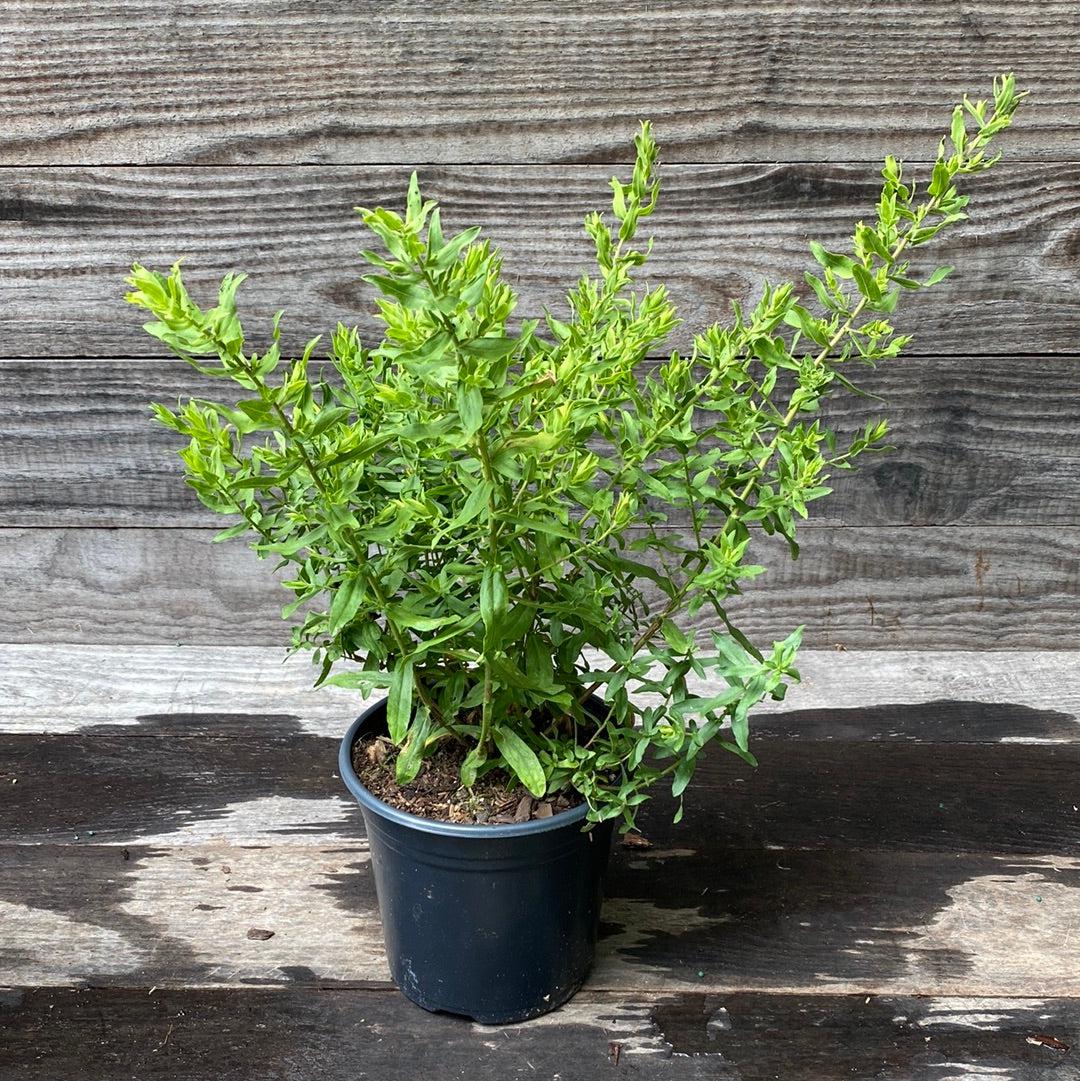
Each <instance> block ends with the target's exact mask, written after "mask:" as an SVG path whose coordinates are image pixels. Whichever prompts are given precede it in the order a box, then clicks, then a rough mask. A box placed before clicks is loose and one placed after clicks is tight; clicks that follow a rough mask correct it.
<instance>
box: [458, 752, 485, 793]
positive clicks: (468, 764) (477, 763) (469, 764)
mask: <svg viewBox="0 0 1080 1081" xmlns="http://www.w3.org/2000/svg"><path fill="white" fill-rule="evenodd" d="M486 761H487V754H486V753H485V751H484V749H483V748H482V747H480V746H479V745H477V746H476V747H473V749H472V750H471V751H469V753H468V754H467V755H466V756H465V758H464V759H463V760H462V763H461V783H462V784H463V785H464V786H465V787H466V788H472V786H473V785H474V784H476V777H477V774H478V773H479V771H480V767H481V766H483V765H484V763H485V762H486Z"/></svg>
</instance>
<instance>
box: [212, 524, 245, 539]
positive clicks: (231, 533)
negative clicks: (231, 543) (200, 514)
mask: <svg viewBox="0 0 1080 1081" xmlns="http://www.w3.org/2000/svg"><path fill="white" fill-rule="evenodd" d="M250 529H251V526H250V525H248V523H247V522H240V523H238V524H237V525H232V526H229V528H228V529H223V530H222V531H221V532H220V533H215V534H214V536H213V541H212V543H214V544H220V543H221V541H227V540H232V538H233V537H242V536H243V535H244V534H245V533H247V532H248V530H250Z"/></svg>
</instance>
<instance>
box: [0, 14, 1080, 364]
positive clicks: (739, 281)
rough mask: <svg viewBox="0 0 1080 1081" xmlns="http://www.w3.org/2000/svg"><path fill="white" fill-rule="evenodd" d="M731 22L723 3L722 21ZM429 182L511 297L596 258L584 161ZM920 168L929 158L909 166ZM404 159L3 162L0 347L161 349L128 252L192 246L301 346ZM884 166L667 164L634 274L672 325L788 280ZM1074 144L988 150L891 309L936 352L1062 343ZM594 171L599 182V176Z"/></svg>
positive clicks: (207, 267)
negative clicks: (134, 293)
mask: <svg viewBox="0 0 1080 1081" xmlns="http://www.w3.org/2000/svg"><path fill="white" fill-rule="evenodd" d="M725 22H726V20H725ZM421 171H422V174H423V175H422V178H421V179H422V183H423V185H424V188H425V191H426V193H427V194H429V195H432V196H435V197H438V198H439V199H441V200H442V201H443V204H444V213H445V219H444V224H445V225H446V226H447V227H448V228H454V229H457V228H462V227H466V226H470V225H473V224H480V225H483V226H484V227H485V228H486V230H487V233H488V235H489V236H490V237H491V238H492V239H493V241H494V242H495V243H496V244H498V245H500V246H501V247H502V248H503V251H504V256H505V269H506V274H507V278H508V280H509V282H510V283H511V284H512V285H513V286H514V287H515V288H516V289H517V290H518V291H519V293H520V297H521V304H520V307H519V309H518V314H519V315H520V316H522V317H526V316H540V315H542V314H543V312H542V308H543V306H545V305H547V306H549V307H550V308H551V309H552V310H553V311H554V312H556V313H560V312H564V311H565V294H566V292H567V290H568V289H569V288H570V287H571V286H572V285H573V284H574V283H575V280H576V279H577V277H578V276H579V275H580V274H581V273H582V272H583V271H585V270H587V269H589V267H590V251H591V246H590V244H589V242H588V241H587V240H586V238H585V236H584V234H583V232H582V229H581V225H580V223H581V219H582V217H583V215H584V213H585V212H586V211H587V210H590V209H594V208H596V207H598V206H603V205H605V204H606V202H607V200H608V196H609V195H610V193H609V192H608V189H607V179H608V176H609V174H610V172H611V170H610V169H609V168H607V167H600V166H576V167H575V166H528V167H525V166H522V167H514V168H511V167H496V166H491V167H483V166H460V167H451V166H445V167H443V166H433V167H430V168H427V169H423V170H421ZM922 172H923V173H924V174H925V172H926V170H925V168H924V169H923V170H922ZM407 179H408V169H407V168H405V167H396V166H382V167H377V166H371V167H366V168H359V167H337V168H327V167H313V168H287V167H281V168H277V167H275V168H267V169H258V170H254V171H253V170H251V169H246V168H221V169H197V168H143V169H130V168H98V169H34V168H27V169H21V168H13V169H8V170H5V172H4V187H5V192H4V198H3V200H0V357H50V356H52V357H55V356H62V357H66V356H77V357H78V356H100V357H110V356H111V357H116V356H160V355H163V347H160V345H159V343H156V342H154V341H152V340H151V339H150V338H148V337H147V336H146V335H145V334H144V333H143V332H142V330H141V329H140V327H141V324H142V322H143V320H142V319H141V318H140V315H139V312H137V311H135V310H134V309H132V308H130V307H128V306H127V305H126V304H124V303H123V300H122V295H123V292H124V286H123V284H122V279H123V276H124V274H125V273H126V272H127V270H128V268H129V266H130V264H131V262H132V260H133V259H139V260H141V261H142V262H145V263H147V264H148V265H151V266H154V267H162V266H167V265H168V264H169V263H171V262H172V261H173V260H175V259H176V258H177V257H179V256H184V257H185V259H186V264H185V265H186V269H187V273H188V277H189V279H190V283H191V285H192V287H193V289H194V291H195V293H196V295H197V296H199V297H202V296H206V297H207V298H209V291H210V290H211V288H213V289H216V283H217V281H218V280H219V279H220V277H221V275H222V274H223V273H224V272H226V271H228V270H232V269H240V270H247V271H249V272H251V274H252V279H251V280H250V281H249V282H248V283H247V284H246V285H245V286H244V289H243V292H242V294H241V308H242V312H243V313H244V314H245V317H246V319H247V326H248V334H249V337H250V339H251V340H252V341H253V342H255V343H258V344H259V346H260V347H261V346H262V345H263V344H264V343H265V341H266V340H267V339H268V336H269V325H270V318H271V315H272V313H273V312H274V311H276V310H277V309H279V308H281V307H283V306H284V307H287V309H288V311H287V313H286V317H285V321H284V323H283V343H284V345H285V346H287V347H288V348H289V349H292V350H298V349H299V348H301V347H302V345H303V343H304V342H305V341H306V340H307V339H308V338H309V337H311V336H312V335H313V334H317V333H322V332H328V331H330V330H331V329H332V328H333V326H334V325H335V324H336V323H337V322H338V321H339V320H342V321H344V322H346V323H350V324H351V323H354V322H358V323H359V325H360V327H361V330H362V333H363V334H364V336H365V338H370V337H371V336H372V335H373V334H374V333H375V332H376V329H377V328H376V325H375V323H374V321H373V319H372V315H371V313H372V312H373V311H374V310H375V307H374V302H373V297H372V291H371V289H370V288H369V287H368V286H367V285H365V284H364V283H363V282H361V281H360V275H361V273H363V272H364V270H363V268H364V267H365V266H366V264H363V263H362V261H361V259H360V257H359V250H360V249H361V248H362V247H366V246H370V238H369V235H368V234H367V233H366V230H364V229H363V228H362V226H361V224H360V222H359V221H358V219H357V218H356V215H355V214H353V212H352V208H353V207H354V206H355V205H357V204H361V205H365V206H374V205H378V204H384V205H391V206H398V205H399V204H400V203H401V202H402V201H403V194H404V190H405V185H406V182H407ZM879 183H880V178H878V177H877V176H876V170H875V169H874V168H872V167H870V166H866V165H812V164H811V165H804V164H789V165H773V164H766V165H729V166H671V167H669V168H668V169H667V170H665V172H664V194H663V197H662V200H663V201H662V203H661V207H660V209H659V210H658V212H657V214H656V215H655V216H654V217H652V218H650V219H649V222H648V225H649V227H650V231H652V232H655V236H656V248H655V251H654V255H653V258H652V260H651V262H650V264H649V269H648V273H649V278H650V280H651V281H653V282H657V281H662V282H665V283H667V284H668V285H669V287H670V290H671V294H672V297H673V299H674V301H675V302H676V304H677V305H678V307H679V311H680V313H681V315H682V318H683V320H684V323H683V326H682V327H681V328H680V329H678V330H677V331H676V332H675V334H674V336H673V338H672V342H673V343H674V344H676V345H682V346H685V345H687V344H688V343H689V342H690V341H691V340H692V336H693V333H694V331H695V330H696V329H700V328H701V327H703V326H705V325H708V324H710V323H712V322H714V321H715V320H717V319H727V318H728V316H729V313H730V307H729V305H730V301H731V300H732V299H739V300H747V299H748V298H750V297H751V296H752V295H755V294H756V293H757V291H758V290H759V289H760V286H761V282H762V280H763V278H765V279H768V280H769V281H773V282H776V281H783V280H796V281H799V282H801V281H802V274H803V271H804V270H806V269H809V268H811V267H816V264H815V263H814V262H813V260H812V259H811V258H810V257H809V255H808V253H807V244H808V241H809V240H810V239H818V240H820V241H822V242H824V243H826V244H827V245H828V246H830V247H832V246H839V245H842V244H844V243H845V240H846V238H849V237H850V232H851V227H852V224H853V223H854V221H855V220H856V219H859V218H865V217H868V216H869V215H871V214H872V213H873V206H874V203H875V200H876V198H877V194H878V188H879ZM1078 185H1080V163H1074V164H1067V165H1049V164H1044V165H1038V164H1030V163H1029V164H1025V163H1022V162H1018V161H1012V162H1008V163H1007V164H1003V165H1002V167H1001V168H1000V169H997V170H995V171H994V172H992V173H990V174H987V175H985V176H982V177H977V178H973V180H972V183H971V187H970V190H971V191H972V194H973V200H972V205H971V211H972V221H971V222H968V223H965V224H964V225H963V226H962V227H960V228H959V229H958V230H957V231H956V232H955V233H950V234H949V236H948V237H947V238H946V237H943V238H942V241H941V243H939V244H937V246H936V248H935V249H934V251H933V253H932V254H926V253H924V252H923V253H919V258H918V260H917V261H916V266H917V268H919V269H926V270H928V269H930V268H932V267H934V266H937V265H938V264H939V263H949V264H954V265H956V266H958V267H959V268H960V269H959V271H958V273H957V274H956V275H955V276H954V277H953V278H952V279H951V280H950V281H949V282H947V283H945V284H943V285H942V286H940V287H938V288H935V289H932V290H929V291H927V292H926V293H923V294H919V295H914V296H909V297H905V298H904V304H903V307H902V308H901V309H898V311H897V315H896V321H897V325H898V326H900V327H901V328H904V329H908V330H914V331H915V332H917V334H918V349H919V351H921V352H924V353H926V354H928V355H930V354H944V353H949V354H957V355H964V356H969V355H971V354H973V353H976V354H980V355H981V354H997V355H1009V354H1013V353H1019V354H1037V353H1075V351H1076V342H1077V337H1078V333H1080V290H1078V289H1077V288H1076V283H1075V281H1074V280H1073V279H1072V277H1071V275H1070V274H1069V270H1068V268H1069V267H1070V266H1072V265H1073V263H1074V262H1075V254H1076V245H1077V237H1078V235H1080V216H1078V215H1080V201H1078V198H1077V194H1076V193H1077V191H1078V190H1080V186H1078ZM605 192H608V194H607V195H606V194H605Z"/></svg>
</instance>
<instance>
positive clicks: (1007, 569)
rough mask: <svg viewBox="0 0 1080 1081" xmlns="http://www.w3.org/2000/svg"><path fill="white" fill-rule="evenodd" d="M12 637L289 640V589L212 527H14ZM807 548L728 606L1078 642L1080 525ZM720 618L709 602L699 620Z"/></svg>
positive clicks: (3, 626)
mask: <svg viewBox="0 0 1080 1081" xmlns="http://www.w3.org/2000/svg"><path fill="white" fill-rule="evenodd" d="M0 536H2V538H3V544H2V545H0V593H2V594H4V595H8V596H17V597H18V598H19V600H18V604H13V605H9V606H8V607H6V608H4V609H2V610H0V642H55V643H63V642H82V643H95V642H97V643H110V644H113V645H116V646H125V647H129V646H136V645H140V644H142V643H153V644H157V645H164V644H182V645H196V644H206V645H209V644H211V643H219V644H228V645H275V644H276V645H283V644H284V643H285V642H286V641H287V639H288V631H287V625H286V624H284V623H282V621H281V617H280V611H281V607H282V605H283V604H284V603H286V602H287V601H288V600H289V599H291V594H289V593H287V592H286V591H285V590H283V589H282V588H281V587H280V586H278V585H277V583H276V582H275V581H274V574H273V563H272V562H270V561H263V562H260V561H259V560H257V559H256V557H255V555H254V554H253V553H252V552H251V551H250V550H248V549H247V548H246V547H245V546H244V545H243V544H242V543H240V542H235V541H234V542H232V543H230V544H211V543H210V538H211V537H212V536H213V530H211V529H139V528H133V529H46V528H40V529H8V530H4V531H2V533H0ZM802 544H803V548H802V554H801V556H800V558H799V559H798V560H797V561H795V562H792V561H791V560H790V558H789V557H788V555H787V549H786V547H784V546H783V545H781V544H778V543H777V542H776V541H775V540H773V539H770V538H763V539H762V540H761V542H760V543H759V544H758V545H757V547H756V548H755V549H754V552H755V558H760V559H761V561H762V562H769V563H770V571H769V573H768V574H765V575H762V576H761V577H760V578H758V579H756V580H755V581H754V582H752V583H750V584H749V585H748V586H747V588H746V592H745V594H744V595H743V596H742V597H739V598H734V599H733V600H732V603H731V604H730V605H729V611H730V612H731V613H732V614H735V613H737V614H738V616H739V622H740V626H742V627H743V628H744V630H746V632H747V633H748V634H751V635H752V636H754V637H757V638H760V639H762V640H763V641H765V642H766V643H768V642H769V641H772V640H774V639H779V638H783V637H785V636H786V635H787V634H788V633H789V632H790V631H791V629H792V628H793V627H796V626H799V625H805V627H806V631H805V637H804V641H805V643H806V644H807V645H808V646H813V647H816V648H823V647H830V646H843V647H845V648H847V649H856V648H865V647H867V646H870V647H877V648H889V649H930V650H934V649H946V650H948V649H976V650H977V649H992V648H997V649H1038V648H1053V649H1077V648H1080V607H1078V605H1077V603H1076V593H1077V588H1078V584H1080V528H1077V527H1075V526H1070V527H1066V528H1055V529H1053V530H1039V529H1034V528H1031V527H1025V526H1000V527H999V526H977V527H970V526H932V527H920V528H916V529H911V528H904V527H901V526H886V527H865V528H861V527H847V526H840V527H831V526H819V527H811V528H807V529H806V530H805V531H804V534H803V542H802ZM714 625H715V617H713V620H712V621H710V617H709V613H707V612H706V611H705V610H704V609H703V610H702V612H701V613H699V616H698V618H697V620H696V621H695V622H694V623H693V624H692V623H687V626H688V627H691V626H693V627H694V629H696V630H697V631H701V632H704V631H706V630H708V629H709V628H710V627H712V626H714Z"/></svg>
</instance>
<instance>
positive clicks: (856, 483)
mask: <svg viewBox="0 0 1080 1081" xmlns="http://www.w3.org/2000/svg"><path fill="white" fill-rule="evenodd" d="M1078 367H1080V358H1078V357H1073V356H1070V357H1034V358H1027V359H1024V360H1017V359H1014V358H1012V357H981V358H980V357H922V356H917V357H912V358H910V359H907V360H904V361H902V362H900V363H898V364H894V365H888V366H885V367H882V368H879V369H877V370H876V371H874V372H867V373H865V375H864V377H862V378H861V379H860V384H861V386H862V387H863V389H864V390H866V391H867V392H868V393H870V394H874V395H877V396H879V397H880V398H881V399H883V401H878V400H874V399H867V398H857V397H852V396H850V395H844V396H841V397H838V398H836V399H834V400H833V401H832V402H831V403H829V405H828V407H827V409H826V410H825V411H824V415H825V416H826V417H827V418H828V420H829V421H830V422H831V423H832V424H833V425H835V427H836V429H837V431H838V433H839V435H840V440H841V443H843V441H844V440H845V439H847V438H848V437H849V436H851V435H853V434H854V433H855V432H856V431H858V430H861V429H862V426H863V425H864V424H865V423H866V422H867V421H868V420H870V419H872V418H875V417H877V416H879V415H885V416H888V417H889V420H890V426H891V429H892V431H891V435H890V443H891V444H892V446H893V447H894V448H895V450H894V451H893V452H891V453H889V454H886V455H879V456H870V457H867V458H864V459H863V462H862V465H861V468H860V469H859V470H858V471H857V472H855V473H854V474H844V473H840V474H837V476H836V477H835V478H834V484H835V489H836V490H835V492H834V494H833V495H832V496H830V497H829V498H828V499H826V500H823V501H822V502H820V503H818V504H816V505H815V506H814V520H815V522H820V523H829V524H834V525H850V526H863V525H926V524H929V525H948V524H955V523H964V524H968V523H970V524H972V525H1019V524H1038V525H1047V526H1049V525H1058V526H1059V525H1080V451H1078V450H1077V449H1076V448H1075V447H1074V445H1073V441H1072V436H1073V433H1074V432H1075V431H1076V430H1077V427H1078V426H1080V383H1078V382H1077V381H1076V380H1075V379H1074V374H1075V371H1076V369H1077V368H1078ZM230 394H231V397H230ZM192 395H195V396H199V395H205V396H208V397H211V398H219V397H220V398H224V399H226V400H229V401H235V400H237V399H238V398H240V397H243V395H244V392H243V391H241V390H240V389H239V388H232V390H230V387H229V386H224V385H222V384H219V383H211V382H210V381H209V380H207V379H205V378H204V377H202V376H200V375H199V374H198V373H196V372H194V371H193V370H192V369H191V368H190V367H189V366H188V365H186V364H184V363H183V362H182V361H179V360H176V361H169V360H162V361H133V360H94V361H83V362H79V361H66V362H65V361H57V362H54V363H51V364H42V363H40V362H39V361H31V360H28V361H6V362H0V400H2V401H3V402H4V403H5V407H4V412H3V415H2V416H0V526H96V527H109V526H211V525H214V524H215V523H218V524H220V519H218V518H217V517H216V516H215V515H213V514H211V512H210V511H208V510H206V509H205V508H204V507H203V506H202V504H201V503H199V502H198V500H197V499H196V498H195V495H194V493H193V492H192V491H191V490H190V489H189V488H188V487H187V486H186V485H185V484H184V481H183V477H182V471H181V463H180V462H179V460H178V459H177V457H176V453H175V452H176V450H177V449H178V447H179V446H181V445H182V443H183V441H182V440H180V439H179V437H177V436H176V435H175V434H174V433H171V432H168V431H167V430H165V429H164V428H162V427H161V426H160V425H158V424H156V423H154V422H153V421H152V420H151V418H150V416H149V406H148V403H149V402H151V401H159V402H163V403H165V404H167V405H175V403H176V400H177V398H186V397H190V396H192Z"/></svg>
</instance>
